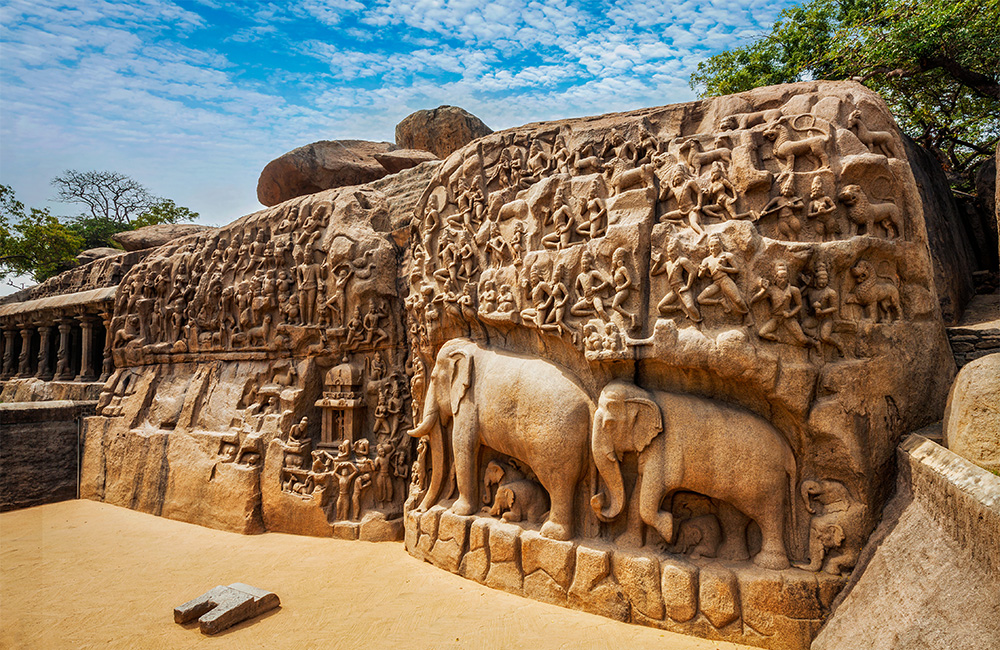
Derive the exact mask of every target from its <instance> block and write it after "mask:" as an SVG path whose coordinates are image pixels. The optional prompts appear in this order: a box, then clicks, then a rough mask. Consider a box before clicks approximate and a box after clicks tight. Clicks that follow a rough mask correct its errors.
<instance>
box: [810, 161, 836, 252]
mask: <svg viewBox="0 0 1000 650" xmlns="http://www.w3.org/2000/svg"><path fill="white" fill-rule="evenodd" d="M836 212H837V205H836V204H835V203H834V202H833V199H831V198H830V197H829V196H827V195H826V192H824V191H823V178H822V177H821V176H816V177H814V178H813V180H812V185H811V186H810V188H809V211H808V212H807V213H806V216H807V217H808V218H809V219H810V220H814V221H813V228H815V229H816V235H817V236H818V237H819V239H820V241H830V240H832V239H835V237H836V235H838V234H840V224H839V223H837V218H836V216H835V213H836Z"/></svg>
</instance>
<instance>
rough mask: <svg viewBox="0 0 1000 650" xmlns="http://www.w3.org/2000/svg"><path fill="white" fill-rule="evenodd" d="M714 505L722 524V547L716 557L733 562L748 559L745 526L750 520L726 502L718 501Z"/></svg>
mask: <svg viewBox="0 0 1000 650" xmlns="http://www.w3.org/2000/svg"><path fill="white" fill-rule="evenodd" d="M716 503H717V504H718V509H719V523H721V524H722V545H721V546H720V547H719V551H718V553H716V556H717V557H718V558H719V559H722V560H733V561H741V560H748V559H750V552H749V551H748V550H747V524H748V523H750V520H749V519H747V517H746V515H744V514H743V513H742V512H740V511H739V510H737V509H736V508H734V507H733V506H731V505H730V504H729V503H728V502H726V501H722V500H718V501H717V502H716Z"/></svg>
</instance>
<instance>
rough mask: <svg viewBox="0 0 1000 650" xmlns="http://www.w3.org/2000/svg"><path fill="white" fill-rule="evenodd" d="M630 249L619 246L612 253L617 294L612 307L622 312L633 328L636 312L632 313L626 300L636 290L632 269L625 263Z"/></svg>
mask: <svg viewBox="0 0 1000 650" xmlns="http://www.w3.org/2000/svg"><path fill="white" fill-rule="evenodd" d="M627 254H628V251H627V250H626V249H624V248H617V249H615V252H614V253H613V254H612V255H611V263H612V265H613V266H614V269H615V270H614V275H613V278H612V279H613V282H614V290H615V295H614V297H613V298H612V299H611V309H613V310H614V311H616V312H618V313H619V314H621V316H622V318H624V319H625V322H626V323H628V327H629V328H630V329H631V328H633V327H635V314H632V313H630V312H628V311H626V309H625V302H626V301H627V300H628V299H629V296H631V295H632V292H633V291H634V290H635V279H634V278H633V277H632V271H631V269H630V268H629V266H628V265H627V264H626V263H625V256H626V255H627Z"/></svg>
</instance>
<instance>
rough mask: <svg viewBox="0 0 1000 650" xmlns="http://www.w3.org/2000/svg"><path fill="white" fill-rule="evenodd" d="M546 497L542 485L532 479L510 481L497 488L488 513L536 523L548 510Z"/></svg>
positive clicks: (504, 518)
mask: <svg viewBox="0 0 1000 650" xmlns="http://www.w3.org/2000/svg"><path fill="white" fill-rule="evenodd" d="M548 510H549V506H548V499H547V498H546V494H545V490H543V489H542V486H541V485H539V484H538V483H535V482H534V481H527V480H524V481H511V482H510V483H504V484H503V485H501V486H500V487H499V488H497V496H496V498H495V499H494V500H493V508H492V509H491V510H490V514H491V515H492V516H494V517H497V516H499V517H501V518H502V519H503V520H504V521H524V520H525V519H527V520H528V521H530V522H533V523H537V522H540V521H542V519H544V518H545V513H546V512H548Z"/></svg>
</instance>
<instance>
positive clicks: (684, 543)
mask: <svg viewBox="0 0 1000 650" xmlns="http://www.w3.org/2000/svg"><path fill="white" fill-rule="evenodd" d="M721 544H722V528H721V527H720V526H719V520H718V518H717V517H716V516H715V515H712V514H708V515H701V516H699V517H691V518H690V519H685V520H683V521H682V522H681V523H680V524H679V525H678V527H677V541H676V542H675V543H674V545H673V546H671V547H670V552H671V553H680V554H682V555H690V556H691V559H694V560H697V559H698V558H702V557H715V556H716V554H717V553H718V552H719V546H720V545H721Z"/></svg>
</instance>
